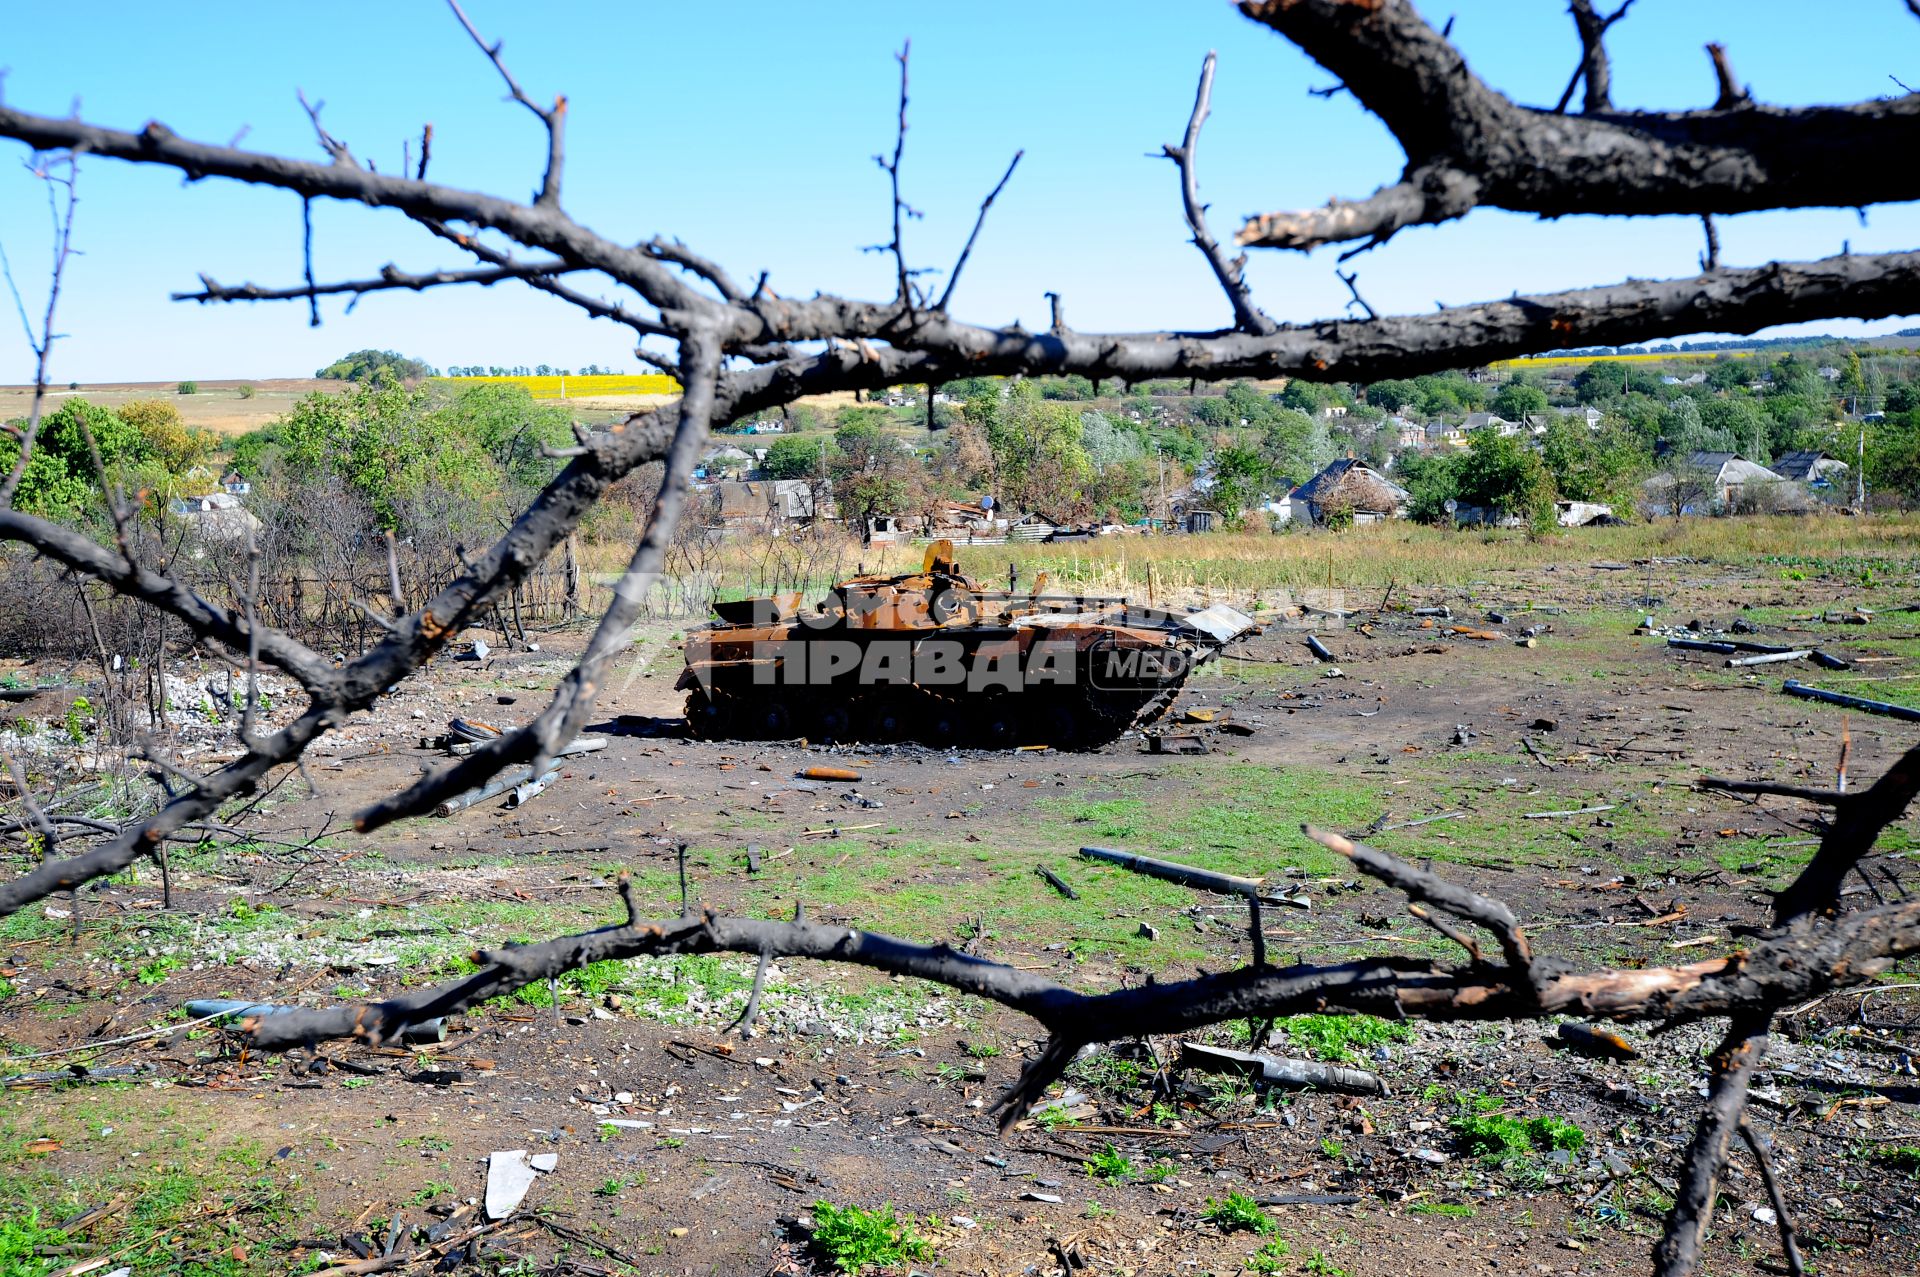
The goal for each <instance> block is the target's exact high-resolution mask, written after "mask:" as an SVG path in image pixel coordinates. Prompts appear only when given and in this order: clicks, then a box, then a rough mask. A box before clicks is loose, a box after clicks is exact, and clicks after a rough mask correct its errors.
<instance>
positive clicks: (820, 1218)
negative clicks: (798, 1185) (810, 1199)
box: [813, 1201, 933, 1273]
mask: <svg viewBox="0 0 1920 1277" xmlns="http://www.w3.org/2000/svg"><path fill="white" fill-rule="evenodd" d="M813 1213H814V1219H815V1226H814V1230H813V1249H814V1250H815V1251H816V1252H817V1253H818V1254H819V1256H820V1257H821V1258H822V1259H824V1260H826V1261H827V1262H828V1263H830V1264H832V1265H833V1266H834V1267H835V1268H837V1269H839V1270H840V1271H841V1272H845V1273H857V1272H860V1271H861V1270H862V1269H866V1268H898V1267H901V1266H902V1265H904V1264H905V1263H906V1262H907V1261H908V1260H910V1259H925V1258H927V1257H928V1256H930V1255H931V1254H932V1253H933V1243H931V1242H929V1241H928V1240H927V1239H926V1238H924V1237H922V1236H920V1235H919V1234H918V1233H916V1232H914V1231H913V1228H912V1227H911V1226H910V1225H909V1224H907V1223H906V1222H905V1221H902V1220H898V1219H895V1218H894V1215H893V1203H892V1202H887V1203H884V1204H882V1205H881V1206H879V1207H876V1208H875V1209H873V1210H863V1209H861V1208H860V1207H858V1206H835V1205H834V1204H833V1203H832V1202H824V1201H822V1202H815V1203H814V1204H813Z"/></svg>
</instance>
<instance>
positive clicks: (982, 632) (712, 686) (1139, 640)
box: [679, 545, 1254, 748]
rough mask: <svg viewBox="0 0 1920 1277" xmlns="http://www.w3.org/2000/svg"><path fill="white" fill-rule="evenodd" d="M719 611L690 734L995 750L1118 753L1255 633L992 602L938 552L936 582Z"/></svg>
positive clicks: (1119, 607) (930, 578)
mask: <svg viewBox="0 0 1920 1277" xmlns="http://www.w3.org/2000/svg"><path fill="white" fill-rule="evenodd" d="M1042 583H1044V581H1043V582H1042ZM721 615H722V618H723V619H722V620H720V621H717V622H714V623H712V624H710V625H708V626H706V627H705V628H703V629H700V630H696V631H694V632H692V633H691V634H689V635H688V638H687V643H686V648H685V657H686V668H685V670H684V671H683V672H682V674H681V676H680V682H679V686H680V687H681V688H682V689H684V690H685V691H686V692H687V693H688V696H687V720H688V724H689V726H690V728H691V730H692V733H693V734H694V735H695V736H698V737H702V738H707V739H786V738H793V737H797V736H804V737H807V738H809V739H814V740H835V741H872V742H881V741H898V740H915V741H920V742H923V743H926V744H931V745H941V746H948V745H967V746H977V747H986V748H1008V747H1012V746H1016V745H1050V746H1054V747H1056V748H1090V747H1093V746H1097V745H1100V744H1103V743H1105V742H1107V741H1110V740H1112V739H1114V738H1115V737H1116V736H1118V735H1120V734H1121V733H1122V732H1124V731H1126V730H1128V729H1129V728H1130V727H1134V726H1137V725H1140V724H1144V723H1147V722H1151V721H1153V719H1155V718H1157V717H1158V716H1159V715H1160V714H1162V713H1164V712H1165V711H1166V709H1167V708H1168V706H1169V705H1171V703H1172V701H1173V697H1174V695H1175V694H1176V693H1177V692H1178V691H1179V689H1180V687H1181V686H1182V684H1184V683H1185V681H1186V679H1187V678H1188V676H1189V675H1190V674H1191V673H1192V671H1193V670H1194V668H1195V667H1196V666H1197V665H1199V664H1200V663H1202V662H1203V661H1205V660H1207V659H1209V658H1210V657H1212V656H1213V655H1214V654H1215V653H1217V652H1218V650H1219V649H1220V648H1221V647H1222V646H1224V645H1225V643H1227V642H1231V641H1232V639H1234V638H1237V637H1239V636H1240V635H1241V634H1244V633H1247V632H1249V631H1251V630H1252V629H1253V628H1254V627H1253V623H1252V622H1251V621H1249V620H1248V619H1247V618H1246V617H1244V616H1241V615H1240V614H1239V613H1236V612H1232V611H1231V610H1230V609H1221V608H1215V609H1209V610H1208V611H1207V612H1205V613H1199V614H1178V613H1170V612H1164V611H1158V610H1153V609H1138V608H1129V607H1127V606H1125V605H1124V604H1123V603H1122V602H1120V601H1119V600H1111V599H1107V600H1087V599H1077V598H1056V597H1050V596H1044V595H1041V594H1038V593H1034V594H1030V595H1025V596H1020V595H1015V594H1012V593H999V592H988V591H982V590H981V589H980V588H979V587H978V586H977V585H975V583H973V582H972V581H970V580H968V579H967V578H965V577H962V576H960V575H959V574H958V573H957V571H955V570H953V569H952V565H951V549H950V548H948V549H946V551H945V553H944V555H943V554H942V551H941V547H939V546H938V545H936V547H935V549H934V550H933V551H930V552H929V554H928V570H926V571H923V572H921V573H915V574H910V575H906V576H899V577H859V578H854V579H852V580H850V581H846V582H842V583H841V584H840V585H838V586H836V587H835V588H834V590H833V591H832V592H831V593H830V594H829V596H828V598H827V599H826V600H824V601H823V602H822V603H821V604H819V605H818V606H817V607H815V608H813V609H811V610H804V611H803V610H801V609H799V608H798V607H797V606H796V605H795V603H794V602H793V596H776V597H774V598H769V599H761V600H745V601H742V602H740V603H732V604H727V605H725V606H724V608H723V609H722V610H721Z"/></svg>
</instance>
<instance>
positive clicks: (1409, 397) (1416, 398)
mask: <svg viewBox="0 0 1920 1277" xmlns="http://www.w3.org/2000/svg"><path fill="white" fill-rule="evenodd" d="M1367 402H1368V403H1370V404H1372V405H1373V406H1374V407H1376V408H1385V409H1386V410H1387V411H1388V412H1398V411H1399V410H1400V409H1402V408H1406V407H1411V406H1412V405H1414V404H1417V403H1419V402H1420V387H1419V386H1417V385H1415V384H1414V383H1413V382H1411V381H1393V380H1388V381H1376V382H1374V383H1373V384H1372V385H1371V386H1368V387H1367Z"/></svg>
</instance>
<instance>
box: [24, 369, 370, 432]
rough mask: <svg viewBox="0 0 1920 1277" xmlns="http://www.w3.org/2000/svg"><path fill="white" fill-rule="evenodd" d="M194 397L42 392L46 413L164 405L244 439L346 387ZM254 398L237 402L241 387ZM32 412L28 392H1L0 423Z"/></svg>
mask: <svg viewBox="0 0 1920 1277" xmlns="http://www.w3.org/2000/svg"><path fill="white" fill-rule="evenodd" d="M199 384H200V390H199V393H197V394H191V395H183V394H180V393H178V388H179V383H178V382H174V381H125V382H102V383H93V382H82V383H81V384H80V388H79V389H78V390H68V389H66V388H65V387H64V386H62V387H58V388H55V389H52V390H49V391H48V392H47V411H49V412H51V411H53V410H54V409H57V408H58V407H59V406H60V405H61V404H63V403H65V402H66V401H67V400H68V399H85V400H86V401H87V402H88V403H92V404H98V405H99V406H100V407H102V408H108V409H118V408H121V407H124V406H125V405H127V404H129V403H133V402H134V401H136V400H140V399H164V400H166V401H167V402H168V403H171V404H172V405H173V406H174V407H176V408H178V409H179V410H180V416H181V417H182V419H184V420H185V421H186V423H187V424H188V425H189V426H193V427H195V428H196V429H200V430H211V431H213V432H214V433H216V434H222V435H243V434H245V433H247V432H248V431H249V430H258V429H259V428H260V427H262V426H264V425H266V424H267V423H268V422H270V421H274V420H276V419H278V418H280V417H284V416H285V415H286V414H287V413H288V412H289V411H291V410H292V408H293V405H294V404H295V403H297V402H299V401H300V400H301V399H304V398H306V397H307V396H308V395H311V394H314V393H316V392H318V393H321V394H339V393H340V392H342V391H344V390H345V389H346V388H347V387H348V386H349V385H351V384H352V383H351V382H345V381H319V380H316V379H313V378H310V377H267V378H262V379H260V380H257V381H255V380H244V379H243V380H239V381H201V382H200V383H199ZM242 386H252V387H253V394H252V396H251V397H249V398H244V399H243V398H241V389H240V388H241V387H242ZM32 409H33V387H32V386H0V421H14V420H19V419H23V418H25V417H26V416H27V414H28V413H29V412H31V411H32Z"/></svg>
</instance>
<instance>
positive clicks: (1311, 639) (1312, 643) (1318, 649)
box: [1307, 634, 1334, 662]
mask: <svg viewBox="0 0 1920 1277" xmlns="http://www.w3.org/2000/svg"><path fill="white" fill-rule="evenodd" d="M1307 650H1308V651H1309V652H1312V653H1313V654H1314V655H1315V656H1316V657H1318V658H1319V659H1321V660H1323V661H1327V662H1332V661H1333V660H1334V655H1333V649H1332V648H1329V647H1328V646H1327V645H1326V644H1325V643H1322V642H1321V641H1320V640H1319V639H1318V638H1317V637H1316V636H1314V635H1312V634H1309V635H1307Z"/></svg>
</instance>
